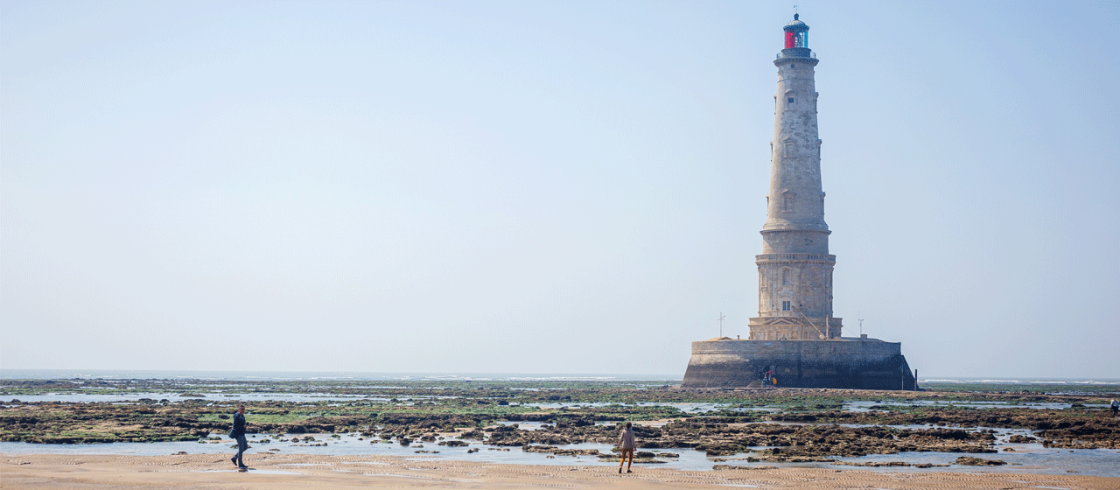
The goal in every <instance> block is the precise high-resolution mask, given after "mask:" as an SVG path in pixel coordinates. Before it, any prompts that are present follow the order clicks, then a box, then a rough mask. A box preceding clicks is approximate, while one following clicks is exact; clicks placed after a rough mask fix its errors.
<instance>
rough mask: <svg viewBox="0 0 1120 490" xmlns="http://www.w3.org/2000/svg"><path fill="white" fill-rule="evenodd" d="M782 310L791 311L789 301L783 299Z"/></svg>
mask: <svg viewBox="0 0 1120 490" xmlns="http://www.w3.org/2000/svg"><path fill="white" fill-rule="evenodd" d="M782 311H789V301H782Z"/></svg>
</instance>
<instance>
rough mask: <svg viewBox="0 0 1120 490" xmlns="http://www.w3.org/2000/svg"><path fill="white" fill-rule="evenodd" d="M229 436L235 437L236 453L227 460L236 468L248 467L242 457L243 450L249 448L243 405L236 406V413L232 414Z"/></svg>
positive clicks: (245, 468) (243, 468) (244, 468)
mask: <svg viewBox="0 0 1120 490" xmlns="http://www.w3.org/2000/svg"><path fill="white" fill-rule="evenodd" d="M229 436H230V437H232V438H234V439H237V455H236V456H234V457H232V458H229V460H230V461H232V462H233V465H234V466H236V467H237V468H238V469H241V470H247V469H249V467H248V466H245V459H244V454H245V450H246V449H248V448H249V441H246V440H245V405H238V406H237V413H235V414H233V430H231V431H229Z"/></svg>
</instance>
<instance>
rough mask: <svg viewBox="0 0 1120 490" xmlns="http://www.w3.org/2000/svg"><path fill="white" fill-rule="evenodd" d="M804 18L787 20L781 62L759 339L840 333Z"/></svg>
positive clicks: (761, 265)
mask: <svg viewBox="0 0 1120 490" xmlns="http://www.w3.org/2000/svg"><path fill="white" fill-rule="evenodd" d="M797 17H798V16H796V15H795V16H794V21H793V22H790V23H789V24H788V25H786V26H785V28H784V31H785V49H783V50H782V52H781V53H780V54H779V55H778V58H777V59H776V60H774V65H775V66H777V67H778V93H777V95H776V96H775V98H774V139H773V142H772V143H771V144H770V147H771V159H770V161H771V164H770V193H769V195H768V196H767V197H766V203H767V205H766V224H765V225H763V227H762V255H758V256H756V262H755V263H756V264H757V265H758V286H759V289H758V309H759V311H758V318H752V319H751V322H750V328H751V339H754V340H819V339H832V338H838V337H839V336H840V330H841V322H840V320H839V319H836V318H832V271H833V266H834V265H835V264H836V257H835V256H834V255H829V253H828V235H829V233H831V232H830V231H829V230H828V225H827V224H826V223H825V221H824V197H825V194H824V191H823V189H822V186H821V140H820V139H819V138H818V136H817V95H818V94H817V91H816V83H815V81H814V77H815V68H816V66H817V62H818V60H817V59H816V56H815V55H814V54H813V53H812V51H810V50H809V46H808V44H809V43H808V37H809V26H807V25H805V23H804V22H801V21H800V20H799V19H798V18H797Z"/></svg>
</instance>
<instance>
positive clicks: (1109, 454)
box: [0, 368, 1120, 478]
mask: <svg viewBox="0 0 1120 490" xmlns="http://www.w3.org/2000/svg"><path fill="white" fill-rule="evenodd" d="M5 379H8V380H14V379H105V380H129V379H133V380H152V379H160V380H169V379H181V380H192V379H196V380H207V381H222V380H226V381H257V382H268V381H311V382H314V381H349V380H354V381H363V380H369V381H491V382H495V381H496V382H501V381H510V382H549V381H556V382H565V381H566V382H580V381H583V382H595V381H602V382H615V383H634V384H636V385H650V386H656V385H664V384H674V383H678V382H679V381H680V379H681V375H680V374H653V375H649V374H643V375H635V374H572V373H544V374H541V373H380V372H332V371H322V372H315V371H304V372H286V371H179V370H96V369H70V370H68V369H2V368H0V391H2V388H3V380H5ZM922 381H923V382H924V383H926V384H958V383H959V384H986V385H1058V386H1060V387H1061V388H1060V389H1059V390H1057V391H1062V392H1078V391H1080V389H1079V388H1090V387H1092V388H1094V391H1095V392H1097V393H1100V391H1101V389H1102V388H1104V392H1113V393H1120V378H1036V377H1019V378H968V377H948V376H945V377H936V376H934V377H929V378H925V379H923V380H922ZM1110 386H1115V387H1116V390H1111V389H1109V388H1110ZM135 396H137V395H136V394H132V395H127V396H124V397H121V398H120V399H117V398H116V395H83V394H73V393H59V394H44V395H35V396H24V397H21V399H22V401H23V402H30V401H61V402H85V401H88V402H105V401H108V402H126V401H129V400H132V399H135ZM145 396H153V397H154V396H163V397H168V398H170V399H171V401H176V400H177V399H178V394H171V393H168V394H145ZM259 396H261V395H260V394H249V393H247V394H245V395H244V396H240V395H238V394H236V393H229V392H226V393H223V394H222V397H223V398H226V399H228V398H229V397H233V398H234V399H237V398H244V399H246V400H248V399H255V398H257V397H259ZM266 396H267V398H268V399H292V400H299V399H303V398H304V397H306V396H308V395H307V394H292V395H291V396H290V397H288V396H284V394H280V395H279V396H276V395H275V394H274V395H266ZM314 396H315V398H316V399H317V400H325V399H326V400H329V399H330V398H331V397H337V398H338V399H339V400H340V401H344V400H350V399H352V398H353V396H352V395H329V394H323V395H314ZM4 403H8V402H6V401H5V400H0V404H4ZM861 403H867V402H853V403H851V404H850V405H851V406H847V405H849V404H846V406H845V408H846V409H852V410H860V409H864V408H865V407H862V405H860V404H861ZM957 405H958V406H959V405H961V404H960V403H957ZM982 405H984V406H980V405H977V407H976V408H985V407H988V405H987V404H982ZM1051 405H1052V404H1039V405H1038V406H1037V407H1034V408H1039V409H1046V408H1065V407H1062V406H1051ZM995 406H998V405H995ZM714 408H717V407H714V406H707V405H704V406H699V405H698V406H696V407H690V408H688V409H686V411H693V410H695V411H706V410H710V409H714ZM1094 408H1096V407H1094ZM1101 408H1102V409H1103V405H1102V407H1101ZM522 425H523V427H522V428H523V429H527V430H533V429H534V428H535V427H534V426H533V425H532V424H522ZM986 429H988V428H986V427H981V428H975V429H973V430H986ZM993 430H995V431H996V434H997V440H999V441H1001V442H997V443H996V447H995V448H996V449H997V450H998V453H997V454H982V455H974V454H963V453H938V452H914V453H899V454H886V455H868V456H861V457H838V458H836V462H848V463H875V462H878V463H883V462H905V463H910V464H912V465H917V464H923V463H930V464H934V465H949V466H948V467H934V468H924V469H923V468H914V467H877V468H876V467H858V468H859V469H861V470H869V471H879V472H929V471H967V472H1011V473H1043V474H1082V475H1094V476H1106V477H1115V478H1120V450H1112V449H1074V450H1070V449H1056V448H1045V447H1042V445H1041V444H1035V443H1030V444H1027V443H1024V444H1012V443H1010V442H1005V441H1006V440H1007V439H1008V438H1009V437H1010V436H1011V435H1015V434H1023V435H1027V434H1029V433H1030V431H1026V430H1022V429H993ZM214 436H221V434H214ZM300 436H304V435H302V434H301V435H300ZM312 436H313V437H315V439H316V440H317V441H324V442H326V443H327V444H326V445H325V446H308V445H305V444H298V443H293V442H279V441H278V440H270V441H269V442H264V438H267V437H269V436H267V435H264V436H260V435H256V436H254V437H253V438H251V439H250V441H249V442H250V444H251V445H254V446H255V447H258V448H260V449H261V450H279V451H281V452H284V453H305V454H323V455H358V456H360V455H379V456H397V457H403V458H409V459H418V460H419V459H424V460H432V459H436V460H439V459H454V460H472V461H480V462H491V463H503V464H534V465H588V466H597V465H614V463H603V462H600V461H599V460H598V459H597V458H594V457H588V456H579V457H571V456H556V457H548V455H546V454H542V453H535V452H524V451H521V450H520V448H516V447H514V448H495V447H492V446H486V445H483V444H478V443H472V444H471V445H470V446H466V447H447V446H437V445H431V446H430V447H426V448H420V447H418V446H417V445H415V444H413V445H411V446H401V445H399V444H395V443H394V444H385V443H379V442H376V441H374V442H371V441H366V440H363V439H360V438H359V435H357V434H312ZM286 438H288V439H290V436H288V437H286ZM230 442H231V441H229V440H226V439H212V440H205V441H191V442H155V443H109V444H29V443H23V442H0V454H8V455H16V454H110V455H136V456H145V455H168V454H176V453H179V452H180V451H185V452H187V453H192V454H193V453H207V454H210V453H225V452H230V448H229V445H230ZM569 448H570V449H598V450H599V451H600V452H609V451H610V449H611V447H610V446H609V445H605V444H575V445H571V447H569ZM470 449H478V451H477V452H473V453H468V450H470ZM760 449H761V448H760ZM1009 449H1010V451H1008V450H1009ZM654 451H657V452H663V451H668V452H672V453H674V454H677V455H678V457H676V458H665V460H666V461H667V462H666V463H664V464H662V465H659V466H661V467H668V468H676V469H680V470H690V471H708V470H712V469H713V467H714V466H715V465H717V464H730V465H739V466H759V465H761V466H774V465H775V463H754V462H749V461H747V459H746V458H747V455H746V454H742V455H737V456H733V457H725V458H719V460H718V461H717V460H715V459H713V458H709V457H707V456H706V455H705V454H704V453H703V452H701V451H696V450H693V449H686V448H681V449H672V450H660V449H656V450H654ZM960 456H980V457H986V458H991V459H999V460H1002V461H1006V462H1007V463H1008V464H1007V465H1005V466H996V467H983V468H978V467H970V466H957V465H953V464H952V463H953V462H954V461H955V460H956V459H957V458H958V457H960ZM777 466H782V467H824V468H834V469H853V468H856V467H852V466H846V465H836V464H831V463H779V464H777Z"/></svg>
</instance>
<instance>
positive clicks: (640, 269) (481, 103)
mask: <svg viewBox="0 0 1120 490" xmlns="http://www.w3.org/2000/svg"><path fill="white" fill-rule="evenodd" d="M798 5H800V12H801V16H802V17H801V18H802V20H804V21H805V22H806V23H808V24H809V25H810V26H811V31H810V36H809V42H810V47H812V48H813V50H814V51H815V52H816V53H817V56H818V57H819V58H820V60H821V62H820V64H819V65H818V67H817V90H818V91H819V92H820V102H819V121H820V128H821V129H820V136H821V139H822V140H823V141H824V145H823V147H822V159H823V172H824V188H825V191H826V192H827V193H828V196H829V202H828V214H827V216H826V220H827V221H828V223H829V226H830V228H831V229H832V230H833V234H832V236H831V250H832V252H833V253H834V254H836V255H837V267H836V272H835V303H834V309H835V311H836V314H837V315H838V316H841V317H843V318H844V323H845V325H846V331H845V334H846V335H857V334H858V333H859V331H858V328H859V322H858V321H857V316H858V314H859V313H862V315H863V317H864V318H865V320H866V321H865V322H864V332H865V333H868V334H869V335H870V336H871V337H877V338H881V339H884V340H890V341H901V342H902V348H903V353H904V354H906V356H907V359H908V360H909V362H910V365H911V366H912V367H915V368H918V369H919V370H920V371H921V373H922V374H923V377H926V376H927V375H929V376H1005V377H1013V376H1054V377H1068V376H1080V377H1115V376H1116V375H1117V373H1120V348H1118V347H1117V345H1120V342H1117V341H1115V340H1114V338H1115V337H1116V335H1117V332H1118V326H1120V258H1118V257H1117V253H1118V252H1120V247H1118V245H1117V244H1118V243H1120V189H1118V186H1117V185H1118V184H1120V165H1118V163H1120V161H1118V158H1117V153H1116V141H1117V134H1118V133H1120V119H1118V116H1117V112H1118V110H1120V96H1118V95H1117V87H1120V42H1118V41H1120V35H1118V29H1117V27H1116V25H1117V21H1118V20H1120V2H1115V1H1102V2H1020V1H1016V2H940V1H939V2H905V3H901V2H900V3H890V2H821V1H803V2H798ZM792 14H793V12H792V8H791V6H790V5H788V4H785V3H779V2H768V3H763V2H711V1H694V2H685V1H678V2H652V1H651V2H630V1H614V2H580V1H557V2H545V1H534V2H524V1H509V2H479V1H460V2H450V1H446V2H423V1H401V2H322V1H318V2H277V1H265V2H236V1H233V2H198V1H190V2H172V1H159V2H13V1H3V2H0V333H2V340H0V365H2V366H3V367H4V368H8V369H15V368H102V369H190V370H207V369H213V370H235V369H236V370H254V369H259V370H320V371H322V370H352V371H382V372H384V371H400V372H403V371H408V372H418V371H419V372H526V373H534V372H536V373H546V372H563V373H645V374H667V375H675V376H679V375H683V373H684V369H685V366H686V364H687V362H688V355H689V343H690V342H691V341H694V340H701V339H708V338H711V337H715V336H716V335H717V333H718V326H719V324H718V322H717V321H716V319H717V318H718V316H719V314H720V312H721V311H722V312H723V313H724V314H726V315H727V320H726V321H725V323H724V333H725V334H728V335H732V336H734V335H736V334H738V335H743V336H744V337H745V336H746V334H747V333H748V329H747V321H748V318H749V317H751V316H754V315H756V314H757V309H758V307H757V295H756V293H755V290H756V287H757V281H758V279H757V271H756V267H755V265H754V255H755V254H758V253H760V251H761V248H762V241H761V237H760V235H759V233H758V231H759V230H760V229H761V227H762V224H763V222H764V221H765V212H766V210H765V198H764V196H765V195H766V192H767V182H768V178H769V175H768V174H769V143H770V138H771V136H772V132H773V117H774V116H773V95H774V93H775V82H776V69H775V67H774V66H773V64H772V60H773V59H774V56H775V54H776V53H777V52H778V51H779V50H780V48H781V47H782V30H781V27H782V26H783V25H784V24H786V23H787V22H789V21H790V20H791V19H792ZM233 346H240V347H241V348H242V349H243V351H244V354H243V355H237V354H234V353H233V352H232V350H233Z"/></svg>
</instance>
